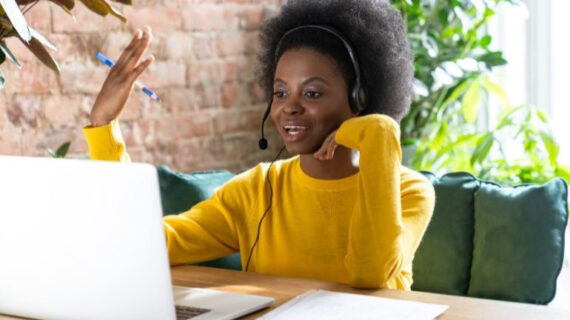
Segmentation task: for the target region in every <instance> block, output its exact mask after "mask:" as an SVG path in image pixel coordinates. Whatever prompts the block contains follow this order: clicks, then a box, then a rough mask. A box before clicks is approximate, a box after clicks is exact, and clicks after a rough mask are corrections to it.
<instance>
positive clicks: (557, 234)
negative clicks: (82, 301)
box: [158, 166, 568, 304]
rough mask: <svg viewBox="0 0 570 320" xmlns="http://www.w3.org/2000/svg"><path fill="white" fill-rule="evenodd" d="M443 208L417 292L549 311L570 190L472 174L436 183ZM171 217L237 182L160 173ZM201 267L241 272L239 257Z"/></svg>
mask: <svg viewBox="0 0 570 320" xmlns="http://www.w3.org/2000/svg"><path fill="white" fill-rule="evenodd" d="M422 173H423V174H424V175H425V176H426V177H427V178H428V179H429V180H430V182H431V183H432V184H433V185H434V189H435V193H436V206H435V210H434V214H433V217H432V220H431V222H430V224H429V226H428V228H427V230H426V233H425V235H424V238H423V239H422V243H421V244H420V247H419V248H418V250H417V252H416V255H415V258H414V263H413V273H414V284H413V286H412V289H413V290H418V291H429V292H438V293H445V294H453V295H468V296H474V297H484V298H492V299H501V300H511V301H519V302H529V303H539V304H546V303H548V302H550V301H551V300H552V298H553V297H554V294H555V292H556V279H557V277H558V274H559V272H560V269H561V267H562V260H563V253H564V236H565V234H564V233H565V229H566V225H567V223H568V203H567V199H568V187H567V184H566V182H565V181H564V180H562V179H554V180H552V181H550V182H548V183H546V184H544V185H521V186H516V187H512V188H503V187H501V186H499V185H497V184H495V183H493V182H488V181H482V180H479V179H477V178H475V177H474V176H472V175H471V174H469V173H462V172H458V173H450V174H446V175H444V176H442V177H437V176H436V175H434V174H433V173H430V172H422ZM158 176H159V182H160V191H161V196H162V205H163V212H164V214H165V215H168V214H177V213H180V212H183V211H186V210H188V209H189V208H191V207H192V206H193V205H195V204H196V203H198V202H200V201H202V200H205V199H207V198H209V197H210V196H211V195H212V193H213V192H214V190H215V189H216V188H217V187H219V186H221V185H222V184H223V183H225V182H226V181H227V180H229V179H231V177H233V174H232V173H230V172H229V171H224V170H219V171H199V172H192V173H188V174H184V173H179V172H174V171H172V170H170V169H169V168H168V167H165V166H161V167H158ZM201 264H202V265H207V266H213V267H220V268H229V269H235V270H241V259H240V256H239V253H235V254H233V255H230V256H227V257H223V258H220V259H217V260H213V261H207V262H204V263H201Z"/></svg>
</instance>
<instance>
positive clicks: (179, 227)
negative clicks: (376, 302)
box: [84, 0, 434, 290]
mask: <svg viewBox="0 0 570 320" xmlns="http://www.w3.org/2000/svg"><path fill="white" fill-rule="evenodd" d="M150 39H151V34H150V31H149V30H146V31H144V32H140V31H139V32H137V34H136V35H135V37H134V38H133V40H132V42H131V43H130V44H129V45H128V47H127V48H126V49H125V51H124V52H123V53H122V55H121V57H120V59H119V61H118V62H117V64H116V65H115V67H114V68H113V69H112V70H111V72H110V73H109V76H108V78H107V80H106V81H105V83H104V85H103V88H102V89H101V93H100V94H99V96H98V97H97V100H96V102H95V105H94V106H93V109H92V111H91V125H90V126H88V127H86V128H85V129H84V133H85V136H86V138H87V141H88V145H89V150H90V155H91V157H92V158H93V159H106V160H122V161H128V155H127V153H126V151H125V148H124V143H123V141H122V138H121V134H120V130H119V125H118V123H117V121H114V120H115V119H117V117H118V116H119V114H120V112H121V110H122V109H123V107H124V105H125V102H126V101H127V99H128V97H129V94H130V92H131V89H132V87H133V83H134V81H135V79H136V78H137V77H138V76H139V75H140V74H141V73H142V72H143V71H144V70H145V69H146V68H147V67H148V66H149V64H150V63H151V62H152V60H153V58H152V57H150V58H148V59H146V60H144V61H142V62H141V57H142V55H143V53H144V52H145V50H146V49H147V47H148V45H149V43H150ZM261 40H262V41H261V43H262V48H263V50H262V52H261V54H260V59H259V62H260V69H259V70H260V80H261V83H262V85H263V86H264V88H265V89H266V91H267V93H268V94H269V95H270V96H271V97H272V99H271V101H270V103H269V106H268V109H267V113H266V116H267V115H270V116H271V119H272V120H273V122H274V123H275V125H276V127H277V130H278V131H279V133H280V135H281V137H282V139H283V142H284V145H285V148H287V151H288V152H289V153H291V154H294V155H295V156H294V157H292V158H290V159H286V160H279V161H275V162H273V163H261V164H259V165H257V166H256V167H254V168H252V169H250V170H248V171H246V172H244V173H242V174H239V175H237V176H236V177H235V178H233V179H232V180H230V181H229V182H228V183H226V184H225V185H224V186H223V187H221V188H220V189H218V190H217V191H216V192H215V194H214V195H213V196H212V197H211V198H210V199H208V200H206V201H203V202H201V203H199V204H197V205H196V206H194V207H193V208H191V209H190V210H189V211H187V212H185V213H182V214H180V215H176V216H168V217H165V218H164V230H165V232H166V237H167V243H168V252H169V257H170V262H171V264H172V265H180V264H188V263H195V262H200V261H205V260H210V259H214V258H217V257H221V256H225V255H227V254H230V253H233V252H238V251H239V252H240V253H241V259H242V265H243V266H244V270H246V271H255V272H259V273H265V274H275V275H287V276H299V277H308V278H314V279H321V280H329V281H336V282H341V283H346V284H349V285H352V286H355V287H363V288H378V287H387V288H398V289H404V290H409V289H410V286H411V284H412V260H413V257H414V253H415V251H416V249H417V247H418V245H419V243H420V240H421V238H422V236H423V234H424V232H425V229H426V227H427V225H428V222H429V220H430V217H431V214H432V211H433V207H434V191H433V188H432V186H431V184H430V183H429V182H428V181H427V180H426V179H425V178H423V176H422V175H420V174H419V173H417V172H414V171H412V170H410V169H408V168H406V167H403V166H401V150H400V143H399V137H400V132H399V126H398V121H399V120H400V119H401V117H402V116H403V115H404V114H405V112H406V110H407V108H408V105H409V103H410V99H411V98H410V96H411V80H412V76H413V67H412V59H411V56H410V53H409V49H408V43H407V40H406V34H405V29H404V25H403V21H402V19H401V18H400V16H399V14H398V12H397V11H395V10H394V9H392V8H391V7H390V6H389V5H388V4H386V3H384V2H381V1H373V0H328V1H324V0H323V1H318V0H296V1H295V0H289V1H288V2H287V3H286V4H285V5H284V6H282V8H281V10H280V12H279V14H278V15H276V16H275V17H273V18H271V19H269V20H267V21H266V23H265V24H264V26H263V28H262V30H261ZM261 144H264V143H260V145H261Z"/></svg>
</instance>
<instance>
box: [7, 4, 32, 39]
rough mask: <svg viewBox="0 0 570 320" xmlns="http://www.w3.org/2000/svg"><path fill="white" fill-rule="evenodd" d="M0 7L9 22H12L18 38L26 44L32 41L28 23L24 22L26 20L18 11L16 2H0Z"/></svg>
mask: <svg viewBox="0 0 570 320" xmlns="http://www.w3.org/2000/svg"><path fill="white" fill-rule="evenodd" d="M0 5H1V6H2V9H4V12H5V13H6V16H8V19H9V20H10V22H12V26H14V29H16V32H18V35H19V36H20V38H22V39H23V40H24V41H26V42H28V41H30V40H31V39H32V35H31V34H30V30H28V23H27V22H26V19H25V18H24V15H23V14H22V11H20V7H18V4H17V3H16V1H15V0H0Z"/></svg>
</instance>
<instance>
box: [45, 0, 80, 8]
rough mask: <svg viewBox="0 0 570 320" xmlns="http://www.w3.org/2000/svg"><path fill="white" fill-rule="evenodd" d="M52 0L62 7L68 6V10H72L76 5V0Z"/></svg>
mask: <svg viewBox="0 0 570 320" xmlns="http://www.w3.org/2000/svg"><path fill="white" fill-rule="evenodd" d="M50 1H51V2H53V3H55V4H57V5H59V6H60V7H63V8H66V9H67V10H71V9H73V7H74V6H75V0H50Z"/></svg>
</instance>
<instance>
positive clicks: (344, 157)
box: [300, 146, 358, 180]
mask: <svg viewBox="0 0 570 320" xmlns="http://www.w3.org/2000/svg"><path fill="white" fill-rule="evenodd" d="M300 158H301V169H302V170H303V172H305V173H306V174H307V175H309V176H310V177H313V178H316V179H325V180H332V179H341V178H346V177H349V176H351V175H354V174H356V173H357V172H358V160H357V159H358V151H356V150H352V149H349V148H346V147H343V146H338V147H337V149H336V150H335V153H334V157H333V158H332V159H331V160H319V159H316V158H315V157H313V155H312V154H302V155H301V156H300Z"/></svg>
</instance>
